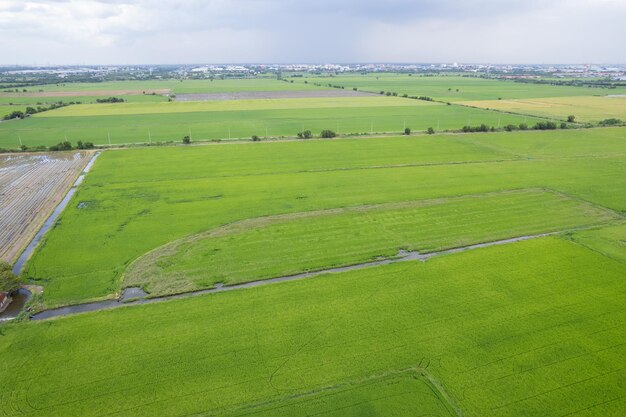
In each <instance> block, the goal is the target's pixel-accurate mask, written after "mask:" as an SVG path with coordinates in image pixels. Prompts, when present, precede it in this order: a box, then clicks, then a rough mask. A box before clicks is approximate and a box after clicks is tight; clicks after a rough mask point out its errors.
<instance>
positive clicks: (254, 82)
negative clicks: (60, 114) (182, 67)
mask: <svg viewBox="0 0 626 417" xmlns="http://www.w3.org/2000/svg"><path fill="white" fill-rule="evenodd" d="M164 89H165V90H171V91H172V92H174V93H230V92H236V91H282V90H313V89H317V90H319V89H320V88H319V87H315V86H312V85H304V84H302V83H295V82H294V83H289V82H284V81H278V80H276V79H275V78H241V79H232V78H231V79H225V80H220V79H215V80H213V81H211V80H182V81H181V80H148V81H106V82H100V83H65V84H51V85H37V86H34V87H28V88H27V90H28V92H34V93H37V92H39V91H40V90H43V92H71V91H80V92H84V91H139V92H141V91H146V90H164Z"/></svg>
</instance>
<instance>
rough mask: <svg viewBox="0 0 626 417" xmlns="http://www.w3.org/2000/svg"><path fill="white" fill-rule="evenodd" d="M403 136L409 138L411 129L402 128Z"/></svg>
mask: <svg viewBox="0 0 626 417" xmlns="http://www.w3.org/2000/svg"><path fill="white" fill-rule="evenodd" d="M404 134H405V135H407V136H409V135H410V134H411V128H410V127H405V128H404Z"/></svg>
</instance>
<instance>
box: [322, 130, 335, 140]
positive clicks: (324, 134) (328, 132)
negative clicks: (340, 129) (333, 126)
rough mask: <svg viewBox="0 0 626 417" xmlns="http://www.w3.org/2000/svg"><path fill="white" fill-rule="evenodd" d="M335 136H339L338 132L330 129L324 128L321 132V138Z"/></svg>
mask: <svg viewBox="0 0 626 417" xmlns="http://www.w3.org/2000/svg"><path fill="white" fill-rule="evenodd" d="M335 136H337V134H336V133H335V132H334V131H332V130H330V129H324V130H322V132H321V133H320V138H324V139H330V138H334V137H335Z"/></svg>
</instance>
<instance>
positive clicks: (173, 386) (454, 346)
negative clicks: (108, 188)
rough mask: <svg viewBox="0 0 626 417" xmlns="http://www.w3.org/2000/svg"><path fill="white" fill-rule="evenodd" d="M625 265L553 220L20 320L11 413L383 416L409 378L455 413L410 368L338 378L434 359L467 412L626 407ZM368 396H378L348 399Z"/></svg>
mask: <svg viewBox="0 0 626 417" xmlns="http://www.w3.org/2000/svg"><path fill="white" fill-rule="evenodd" d="M101 248H105V249H104V251H102V250H101V251H100V253H99V255H100V256H102V257H106V253H103V252H105V251H106V246H103V245H101ZM69 253H74V252H71V251H70V252H69ZM625 275H626V266H624V264H622V263H619V262H617V261H614V260H612V259H610V258H608V257H605V256H602V255H601V254H598V253H596V252H593V251H590V250H588V249H586V248H584V247H582V246H579V245H576V244H575V243H572V242H568V241H565V240H562V239H559V238H554V237H552V238H541V239H534V240H529V241H525V242H520V243H515V244H510V245H504V246H499V247H490V248H486V249H478V250H473V251H468V252H464V253H460V254H455V255H449V256H442V257H439V258H433V259H431V260H429V261H428V262H426V263H425V264H421V263H419V262H410V263H405V264H396V265H388V266H384V267H377V268H371V269H367V270H361V271H354V272H350V273H345V274H341V275H333V276H327V277H318V278H314V279H310V280H304V281H294V282H289V283H283V284H276V285H269V286H266V287H259V288H255V289H250V290H241V291H234V292H230V293H222V294H215V295H210V296H203V297H197V298H193V299H186V300H177V301H173V302H165V303H160V304H153V305H147V306H140V307H127V308H122V309H118V310H113V311H105V312H100V313H95V314H85V315H82V316H75V317H72V318H66V319H58V320H53V321H48V322H31V323H16V324H12V325H8V326H5V327H4V328H3V329H2V334H3V336H0V355H1V357H2V359H3V360H2V361H1V362H0V374H1V375H2V377H3V383H2V384H1V385H0V398H1V401H0V402H1V403H2V404H3V409H2V411H3V413H5V415H9V416H18V415H29V416H33V417H35V416H46V417H54V416H63V417H67V416H73V415H76V416H102V415H107V416H155V415H161V416H189V415H214V416H219V415H251V414H252V415H254V413H255V412H259V413H264V414H261V415H272V416H274V415H278V416H281V415H289V416H304V415H307V411H308V410H311V409H314V410H315V411H329V412H330V413H331V414H330V415H336V416H343V415H358V416H366V417H367V416H376V415H385V416H388V415H393V414H385V411H391V410H387V409H379V408H378V407H383V406H384V403H383V404H381V403H380V402H378V403H377V401H389V402H392V401H391V400H390V399H389V396H394V395H395V396H397V397H396V398H397V401H396V402H395V403H394V404H395V405H393V407H394V408H393V410H398V408H395V407H401V404H405V405H410V404H408V403H407V402H406V401H409V399H408V398H407V396H406V394H407V393H408V392H411V393H413V395H414V397H413V398H412V401H411V404H417V405H418V408H417V410H415V411H411V410H406V409H399V411H398V414H396V415H420V413H424V412H429V410H432V411H431V412H432V413H434V415H445V414H442V411H441V410H440V409H438V408H433V396H434V395H436V393H434V392H433V391H432V390H425V389H420V388H417V389H415V388H416V387H415V385H414V384H410V382H409V381H407V380H406V379H400V380H396V381H395V384H394V385H393V386H372V388H373V389H371V390H359V387H363V385H361V384H359V385H356V386H355V387H354V389H353V390H350V391H348V390H347V389H346V390H345V392H346V394H345V396H341V395H339V396H335V395H334V394H336V393H338V392H339V391H341V387H346V384H349V383H350V382H354V381H361V382H363V381H367V380H368V379H369V380H370V381H371V380H372V379H371V378H375V377H376V376H378V375H384V374H387V373H392V372H393V371H401V370H404V369H407V368H417V369H424V368H426V370H427V372H428V374H429V375H430V376H431V378H432V381H433V385H434V386H436V387H438V388H437V390H436V391H438V392H442V393H445V396H447V397H448V398H449V399H450V400H451V403H453V404H455V405H456V406H457V407H458V408H459V409H460V410H461V412H462V413H463V414H462V415H465V416H481V417H489V416H494V417H503V416H524V417H533V416H537V417H545V416H561V415H568V414H572V415H574V414H575V415H596V416H606V417H611V416H621V415H622V414H623V410H624V407H626V400H625V399H626V388H625V387H624V384H623V381H624V378H626V374H625V371H624V355H625V354H626V350H625V349H626V347H625V346H626V345H624V338H625V337H626V334H625V329H626V326H625V324H626V310H625V309H624V303H625V302H626V281H625V280H624V276H625ZM374 380H375V379H374ZM418 381H419V380H418ZM418 381H416V382H415V384H418ZM407 384H408V385H407ZM435 384H436V385H435ZM329 387H334V389H329ZM325 389H326V390H328V391H326V392H324V390H325ZM381 397H382V399H381ZM385 397H386V398H387V399H386V400H385ZM314 401H320V402H321V403H320V405H319V406H317V405H316V404H315V403H313V404H312V403H311V402H314ZM356 402H359V403H360V405H361V406H362V407H363V408H362V409H358V408H356V409H355V408H349V409H347V410H346V411H345V414H344V413H342V411H341V407H343V406H349V405H351V404H355V403H356ZM322 404H323V406H324V407H326V408H320V407H322ZM367 404H371V406H370V407H369V408H368V407H367ZM377 404H378V405H377ZM422 404H424V405H423V407H424V408H422ZM272 407H275V409H274V410H271V411H269V410H268V408H272Z"/></svg>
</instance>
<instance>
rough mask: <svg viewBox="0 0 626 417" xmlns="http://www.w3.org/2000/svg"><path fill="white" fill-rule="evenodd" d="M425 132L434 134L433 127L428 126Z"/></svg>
mask: <svg viewBox="0 0 626 417" xmlns="http://www.w3.org/2000/svg"><path fill="white" fill-rule="evenodd" d="M426 133H428V134H429V135H434V134H435V129H433V128H432V127H429V128H428V130H427V131H426Z"/></svg>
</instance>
